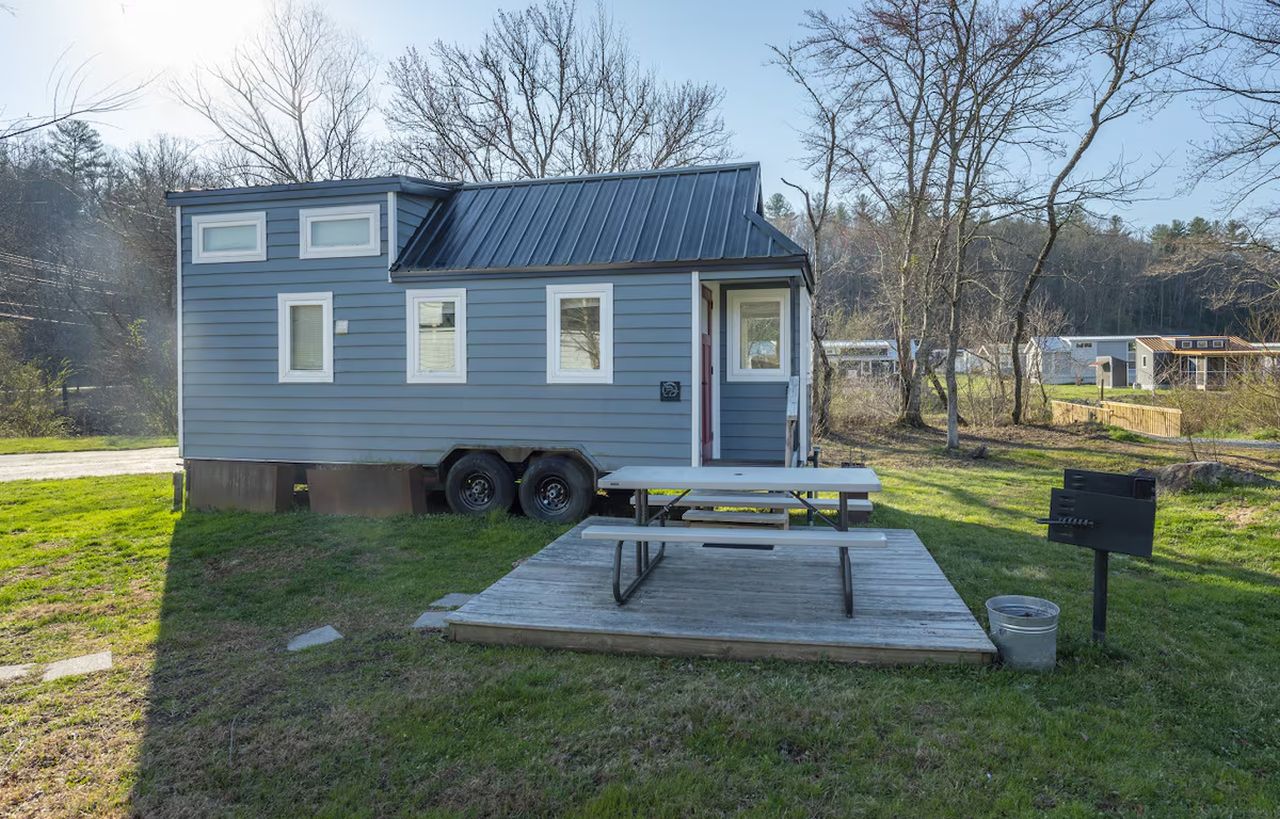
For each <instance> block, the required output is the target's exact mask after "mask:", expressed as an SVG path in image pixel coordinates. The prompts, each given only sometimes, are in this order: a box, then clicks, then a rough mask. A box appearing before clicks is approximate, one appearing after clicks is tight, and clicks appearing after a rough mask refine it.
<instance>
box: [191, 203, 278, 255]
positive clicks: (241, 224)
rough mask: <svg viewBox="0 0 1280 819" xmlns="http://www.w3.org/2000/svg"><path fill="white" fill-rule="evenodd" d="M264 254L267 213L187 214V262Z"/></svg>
mask: <svg viewBox="0 0 1280 819" xmlns="http://www.w3.org/2000/svg"><path fill="white" fill-rule="evenodd" d="M266 258H267V214H266V212H265V211H257V212H255V213H208V214H202V215H199V216H192V217H191V263H192V264H213V263H217V262H261V261H265V260H266Z"/></svg>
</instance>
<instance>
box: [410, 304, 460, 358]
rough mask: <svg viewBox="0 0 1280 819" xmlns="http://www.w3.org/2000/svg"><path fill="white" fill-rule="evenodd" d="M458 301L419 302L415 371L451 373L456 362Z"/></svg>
mask: <svg viewBox="0 0 1280 819" xmlns="http://www.w3.org/2000/svg"><path fill="white" fill-rule="evenodd" d="M457 310H458V305H457V302H454V301H451V300H441V301H420V302H418V369H419V370H421V371H422V372H453V371H454V370H455V369H456V368H457V366H458V359H457V332H458V325H457V318H458V316H457Z"/></svg>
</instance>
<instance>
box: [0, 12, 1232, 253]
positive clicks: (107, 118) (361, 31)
mask: <svg viewBox="0 0 1280 819" xmlns="http://www.w3.org/2000/svg"><path fill="white" fill-rule="evenodd" d="M264 2H265V0H200V1H199V2H193V1H192V0H0V7H3V6H9V7H11V13H8V14H6V13H5V12H4V11H3V10H2V9H0V118H3V119H7V118H12V117H14V116H17V115H20V114H25V113H37V112H40V111H43V110H46V109H47V108H48V106H49V98H50V95H49V92H50V88H49V85H50V77H51V75H52V74H53V73H54V72H55V71H56V68H57V65H58V61H59V55H62V57H61V59H62V61H63V64H64V65H74V64H78V63H80V62H81V61H84V60H91V61H92V62H91V63H90V68H91V72H92V73H91V80H90V82H89V83H88V87H90V88H92V87H95V86H101V85H106V84H107V83H109V82H112V81H121V82H129V81H136V80H141V79H144V78H154V81H153V82H152V83H151V85H150V86H149V87H148V89H147V91H146V92H145V94H144V95H143V97H142V98H141V99H140V100H139V101H138V103H137V104H136V105H134V106H133V107H131V108H130V109H129V110H126V111H120V112H115V113H111V114H107V115H104V116H102V117H101V118H99V119H98V120H97V121H96V123H95V124H96V125H97V126H98V127H99V129H100V130H101V131H102V133H103V137H104V139H106V141H107V142H109V143H111V144H113V145H127V144H129V143H131V142H134V141H137V140H142V139H146V138H147V137H149V136H151V135H152V134H154V133H158V132H169V133H175V134H180V135H183V136H188V137H191V138H194V139H205V138H209V137H210V132H209V129H208V128H207V127H206V126H205V124H204V123H203V122H202V121H201V120H200V118H199V117H198V116H196V115H195V114H194V113H192V112H191V111H189V110H187V109H185V108H184V107H183V106H181V105H180V104H179V103H177V102H176V101H175V100H174V99H173V97H172V94H171V93H170V92H169V90H168V85H169V83H170V82H172V81H173V80H176V79H179V78H181V77H183V76H186V75H189V73H190V72H191V71H192V70H194V69H195V67H197V66H198V65H199V64H201V63H202V62H209V61H217V60H218V59H219V58H222V57H225V56H226V55H227V54H228V53H229V52H230V51H231V50H232V49H233V48H234V47H235V45H236V43H237V41H238V40H239V39H241V38H242V37H243V36H244V35H245V33H246V32H248V31H251V30H252V28H253V26H254V24H255V22H256V21H257V20H258V19H259V17H260V14H261V10H262V5H263V3H264ZM322 5H323V6H324V7H325V8H326V9H327V10H328V12H329V14H330V16H332V17H333V18H334V19H335V20H336V21H337V22H338V23H339V24H341V25H342V26H343V27H345V28H347V29H349V30H350V31H352V32H353V33H355V34H357V35H358V36H359V37H360V38H362V39H363V40H364V41H365V43H366V44H367V45H368V46H369V47H370V49H371V50H372V51H373V53H374V54H375V55H376V56H378V57H379V58H380V59H382V60H383V61H384V62H385V61H387V60H390V59H392V58H393V57H395V56H397V55H399V54H400V53H401V52H403V50H404V49H405V48H406V47H407V46H410V45H417V46H419V47H425V46H428V45H429V44H430V43H432V42H434V41H435V40H437V39H442V40H446V41H449V42H459V43H463V44H466V43H472V42H475V41H476V40H477V39H478V38H479V36H480V32H482V31H483V30H484V28H485V27H486V26H487V25H488V23H489V21H490V20H491V19H492V17H493V15H494V13H495V12H496V11H497V10H498V9H499V8H500V7H506V8H518V7H519V6H520V5H522V2H521V0H508V2H490V1H489V0H466V2H462V1H461V0H323V2H322ZM607 5H608V8H609V9H610V11H611V12H612V14H613V16H614V18H615V20H616V21H617V22H618V23H619V24H621V25H622V26H623V27H624V28H625V29H626V31H627V32H628V34H629V35H630V38H631V44H632V47H633V49H634V51H635V53H636V54H637V55H638V56H639V57H640V59H641V60H642V62H644V63H646V64H647V65H650V66H652V67H653V68H655V69H656V70H657V71H658V72H659V74H660V75H661V76H662V77H663V78H664V79H666V80H671V81H680V80H685V79H692V80H698V81H710V82H713V83H716V84H717V85H719V86H721V87H722V88H723V89H724V91H725V99H724V106H723V115H724V118H725V122H726V124H727V126H728V128H729V129H730V130H731V131H732V132H733V148H734V150H735V152H736V153H737V154H738V158H739V159H743V160H750V161H757V162H759V163H760V164H761V168H762V172H763V176H764V180H765V194H766V196H767V195H769V194H772V193H773V192H775V191H781V192H783V193H784V194H788V195H789V198H790V199H791V200H792V201H793V203H798V199H797V197H796V196H795V194H794V192H793V191H790V190H788V189H787V188H786V187H785V186H784V185H783V184H782V182H781V178H783V177H785V178H787V179H789V180H791V181H801V180H804V179H805V172H804V170H803V167H802V166H801V163H800V162H799V143H798V139H797V132H796V129H797V128H798V127H800V126H801V125H802V124H803V122H802V116H801V99H800V97H799V96H798V94H797V93H796V91H795V89H794V88H793V87H792V85H791V84H790V81H789V80H787V78H786V77H785V76H783V74H782V72H781V71H780V70H779V69H777V68H776V67H773V66H770V65H768V64H767V63H768V57H769V51H768V45H769V44H775V45H785V44H786V43H787V42H788V41H790V40H794V39H798V38H799V37H801V36H803V30H802V28H801V22H802V19H803V9H805V8H818V9H825V10H828V11H833V12H838V11H840V10H842V9H844V8H847V6H848V2H847V0H846V2H822V1H821V0H806V2H803V3H799V4H794V5H793V4H792V3H790V2H788V1H787V0H617V1H616V2H613V3H609V4H607ZM583 6H585V7H587V8H588V9H589V8H590V2H589V0H584V2H583ZM383 93H384V94H385V93H386V90H385V89H383ZM1209 137H1210V133H1209V130H1208V128H1207V127H1206V126H1205V125H1204V123H1203V122H1202V120H1201V118H1200V115H1199V113H1198V112H1197V111H1196V110H1195V108H1194V107H1193V106H1192V105H1191V103H1190V101H1186V100H1179V101H1175V102H1174V103H1172V104H1170V105H1169V106H1167V107H1166V108H1165V109H1164V110H1162V111H1160V112H1158V113H1157V114H1155V115H1154V116H1152V117H1149V118H1135V119H1131V120H1127V121H1121V122H1119V123H1117V124H1116V127H1115V128H1114V130H1112V131H1109V132H1107V133H1105V134H1104V136H1103V138H1102V139H1101V141H1100V143H1099V144H1098V145H1097V146H1096V148H1095V150H1096V153H1095V154H1094V159H1093V160H1092V161H1093V162H1094V163H1095V167H1096V168H1099V169H1100V168H1105V167H1107V166H1109V165H1110V164H1111V162H1112V161H1114V160H1115V159H1116V158H1117V157H1120V156H1124V157H1125V158H1126V159H1128V160H1132V161H1135V162H1136V163H1137V164H1138V165H1139V166H1141V167H1153V166H1156V165H1159V166H1160V168H1161V170H1160V171H1159V172H1158V173H1156V175H1155V176H1154V177H1153V179H1152V180H1151V183H1150V185H1149V187H1148V189H1147V190H1146V191H1145V192H1144V194H1143V200H1142V201H1139V202H1135V203H1133V204H1132V205H1129V206H1126V207H1123V208H1119V207H1116V208H1112V209H1111V212H1114V213H1116V214H1118V215H1119V216H1120V217H1121V218H1122V219H1124V220H1125V221H1126V222H1127V223H1129V224H1130V225H1131V226H1133V227H1134V228H1135V229H1139V230H1140V229H1144V228H1149V227H1151V226H1152V225H1155V224H1158V223H1161V222H1168V221H1169V220H1171V219H1189V218H1191V217H1192V216H1195V215H1206V216H1210V217H1212V216H1215V215H1219V212H1220V211H1219V207H1218V205H1219V203H1220V201H1221V200H1222V198H1223V192H1224V189H1221V188H1214V187H1212V186H1208V185H1202V186H1199V187H1197V188H1194V189H1191V190H1187V189H1186V188H1187V186H1186V185H1185V183H1184V182H1183V180H1184V179H1185V178H1186V177H1187V171H1188V167H1189V163H1190V162H1191V160H1192V151H1191V150H1190V148H1189V145H1190V144H1193V143H1196V142H1204V141H1206V140H1207V139H1208V138H1209Z"/></svg>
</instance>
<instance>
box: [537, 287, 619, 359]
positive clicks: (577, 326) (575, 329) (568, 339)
mask: <svg viewBox="0 0 1280 819" xmlns="http://www.w3.org/2000/svg"><path fill="white" fill-rule="evenodd" d="M547 383H548V384H612V383H613V285H612V284H581V285H579V284H550V285H547Z"/></svg>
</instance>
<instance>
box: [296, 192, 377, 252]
mask: <svg viewBox="0 0 1280 819" xmlns="http://www.w3.org/2000/svg"><path fill="white" fill-rule="evenodd" d="M381 221H382V220H381V211H380V210H379V208H378V205H376V204H369V205H349V206H344V207H333V208H304V209H302V210H300V211H298V233H299V236H300V239H299V244H298V257H299V258H301V259H325V258H331V257H339V256H378V255H381V253H382V225H381Z"/></svg>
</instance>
